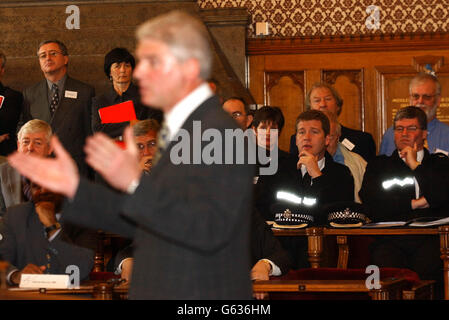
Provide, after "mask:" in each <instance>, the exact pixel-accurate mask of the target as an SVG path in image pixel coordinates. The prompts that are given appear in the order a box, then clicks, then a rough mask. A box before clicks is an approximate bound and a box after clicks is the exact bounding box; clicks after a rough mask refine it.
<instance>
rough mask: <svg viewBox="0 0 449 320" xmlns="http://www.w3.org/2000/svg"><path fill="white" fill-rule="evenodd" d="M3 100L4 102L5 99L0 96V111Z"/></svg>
mask: <svg viewBox="0 0 449 320" xmlns="http://www.w3.org/2000/svg"><path fill="white" fill-rule="evenodd" d="M4 100H5V97H4V96H0V109H1V108H2V105H3V101H4Z"/></svg>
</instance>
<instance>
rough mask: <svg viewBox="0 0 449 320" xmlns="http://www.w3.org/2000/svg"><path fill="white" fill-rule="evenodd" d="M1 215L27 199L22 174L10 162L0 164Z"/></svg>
mask: <svg viewBox="0 0 449 320" xmlns="http://www.w3.org/2000/svg"><path fill="white" fill-rule="evenodd" d="M0 188H1V189H0V191H1V194H0V215H2V214H3V213H5V212H6V209H7V208H9V207H11V206H13V205H16V204H19V203H22V202H24V201H26V199H25V196H24V194H23V190H22V176H21V175H20V173H19V171H17V170H16V169H14V168H13V167H11V166H10V165H9V163H8V162H5V163H2V164H0Z"/></svg>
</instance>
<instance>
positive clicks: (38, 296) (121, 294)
mask: <svg viewBox="0 0 449 320" xmlns="http://www.w3.org/2000/svg"><path fill="white" fill-rule="evenodd" d="M127 297H128V288H127V287H123V286H120V287H117V286H112V285H111V284H110V283H107V282H104V281H86V282H85V283H84V284H82V285H81V286H80V287H79V288H74V289H18V290H17V289H16V290H8V289H1V290H0V300H124V299H127Z"/></svg>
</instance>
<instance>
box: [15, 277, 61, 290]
mask: <svg viewBox="0 0 449 320" xmlns="http://www.w3.org/2000/svg"><path fill="white" fill-rule="evenodd" d="M69 284H70V279H69V275H68V274H22V277H21V279H20V284H19V287H20V288H51V289H67V288H68V287H69Z"/></svg>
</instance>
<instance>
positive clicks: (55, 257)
mask: <svg viewBox="0 0 449 320" xmlns="http://www.w3.org/2000/svg"><path fill="white" fill-rule="evenodd" d="M61 222H62V220H61ZM72 230H73V229H72ZM66 231H67V230H66V228H65V227H64V224H63V227H62V230H61V231H60V232H59V234H58V235H57V236H56V238H54V239H53V240H52V241H51V242H50V241H48V240H47V237H46V235H45V232H44V226H43V225H42V223H41V222H40V221H39V217H38V215H37V213H36V211H35V210H34V204H33V203H32V202H25V203H23V204H20V205H17V206H14V207H11V208H9V209H8V212H7V213H6V215H5V217H4V221H3V224H2V227H1V230H0V232H1V235H2V240H1V241H0V257H1V259H2V260H6V261H8V262H9V263H10V264H12V265H13V266H12V267H11V268H10V270H12V269H13V267H15V268H17V269H19V270H21V269H23V268H24V267H25V266H26V265H27V264H29V263H32V264H35V265H37V266H41V265H44V266H47V264H50V268H49V269H48V271H49V273H51V274H64V273H65V271H66V268H67V266H69V265H76V266H78V267H79V270H80V280H83V279H86V278H87V277H88V276H89V273H90V271H91V270H92V267H93V264H94V259H93V258H94V252H93V251H92V250H89V249H87V248H83V247H81V246H77V245H76V244H75V243H74V242H73V240H72V238H70V237H69V236H68V234H67V232H66ZM47 255H48V256H47Z"/></svg>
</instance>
